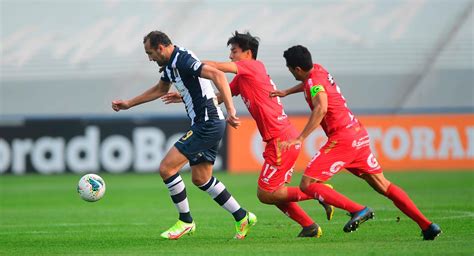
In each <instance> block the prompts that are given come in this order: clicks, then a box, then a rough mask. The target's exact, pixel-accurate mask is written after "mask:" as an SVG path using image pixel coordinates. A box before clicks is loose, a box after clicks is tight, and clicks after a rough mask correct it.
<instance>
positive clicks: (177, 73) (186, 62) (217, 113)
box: [161, 45, 224, 125]
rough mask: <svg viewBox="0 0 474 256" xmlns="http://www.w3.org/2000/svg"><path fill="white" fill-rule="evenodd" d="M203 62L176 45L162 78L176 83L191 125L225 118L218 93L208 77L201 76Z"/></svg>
mask: <svg viewBox="0 0 474 256" xmlns="http://www.w3.org/2000/svg"><path fill="white" fill-rule="evenodd" d="M202 67H203V64H202V63H201V61H199V59H198V58H197V57H196V56H195V55H194V53H192V52H191V51H189V50H186V49H184V48H182V47H178V46H176V45H175V48H174V51H173V53H172V54H171V58H170V61H169V62H168V64H167V65H166V66H165V68H164V69H163V75H162V76H161V80H163V81H165V82H171V83H174V86H175V87H176V89H178V91H179V93H180V94H181V97H182V98H183V102H184V105H185V107H186V112H187V114H188V117H189V118H190V119H191V125H193V124H194V123H197V122H204V121H207V120H213V119H220V120H223V119H224V114H223V113H222V110H221V109H220V107H219V106H218V102H217V98H216V94H215V93H214V89H213V87H212V85H211V82H210V81H209V80H207V79H204V78H201V77H200V75H201V70H202Z"/></svg>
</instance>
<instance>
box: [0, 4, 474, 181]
mask: <svg viewBox="0 0 474 256" xmlns="http://www.w3.org/2000/svg"><path fill="white" fill-rule="evenodd" d="M0 7H1V45H0V47H1V81H0V82H1V83H0V173H16V174H22V173H26V172H42V173H60V172H64V171H66V170H67V171H74V172H90V171H94V172H98V171H101V170H106V171H109V172H123V171H128V170H135V171H137V170H138V171H140V170H141V171H153V170H154V169H155V168H156V165H157V163H158V162H159V159H160V158H161V157H162V155H161V154H162V153H163V152H165V150H166V149H167V148H168V147H169V146H170V145H172V143H173V141H174V140H175V139H176V138H177V136H179V135H180V134H182V132H184V131H185V129H186V128H187V124H186V117H185V113H184V111H183V107H182V106H181V105H179V104H175V105H172V106H165V105H164V104H163V103H161V101H156V102H153V103H149V104H145V105H142V106H139V107H137V108H135V109H133V110H130V111H124V112H121V113H118V114H117V113H112V111H111V108H110V102H111V100H113V99H117V98H129V97H132V96H135V95H137V94H139V93H141V92H142V91H144V90H146V89H147V88H149V87H150V86H151V85H153V84H154V83H155V82H156V81H157V79H159V76H160V75H159V73H158V70H157V67H156V65H154V64H153V63H150V62H149V61H148V59H147V57H146V55H145V54H144V51H143V44H142V38H143V36H144V35H145V34H146V33H148V32H149V31H151V30H156V29H158V30H162V31H164V32H166V33H168V34H169V35H170V37H171V38H172V40H173V41H174V43H175V44H178V45H180V46H184V47H186V48H188V49H191V50H193V51H194V52H195V53H196V54H197V55H198V56H199V57H200V58H201V59H212V60H221V61H226V60H228V54H229V50H228V48H227V47H226V41H227V39H228V38H229V37H230V36H231V34H232V33H233V31H235V30H239V31H250V32H251V33H253V34H255V35H257V36H259V37H260V38H261V46H260V49H259V59H260V60H262V61H263V62H264V63H265V64H266V66H267V68H268V72H269V74H270V75H271V76H272V78H273V80H274V82H275V83H276V84H277V86H278V87H279V88H287V87H289V86H292V85H294V84H295V82H296V81H294V80H293V78H292V77H291V75H290V74H289V72H288V71H287V69H286V67H285V62H284V59H283V57H282V52H283V51H284V50H285V49H287V48H288V47H289V46H292V45H295V44H302V45H305V46H307V47H308V48H309V49H310V50H311V51H312V53H313V58H314V61H315V62H318V63H321V64H323V65H324V66H326V67H327V69H328V70H329V71H330V72H331V73H332V75H333V76H334V77H335V79H336V81H337V82H338V84H339V86H340V87H341V88H342V91H343V93H344V96H345V97H346V98H347V100H348V103H349V106H350V107H351V108H352V110H353V111H354V112H355V113H356V114H358V115H359V116H360V117H361V119H362V120H363V121H364V122H365V123H366V125H367V124H369V125H367V127H368V129H369V130H370V132H371V135H372V137H373V145H372V146H373V148H374V150H375V151H376V152H377V154H378V157H379V160H380V162H382V165H385V166H386V169H397V168H396V167H397V166H401V168H402V169H410V168H409V167H412V169H413V168H418V169H420V168H421V169H430V168H431V167H433V166H434V167H436V168H437V169H440V168H441V169H449V168H457V169H474V167H473V161H474V121H473V119H474V118H473V117H474V115H473V113H474V99H473V97H474V72H473V69H474V64H473V15H472V13H473V2H472V1H470V0H455V1H446V0H430V1H428V0H413V1H388V0H380V1H374V0H363V1H362V0H361V1H280V0H276V1H237V2H231V1H219V0H202V1H116V0H105V1H92V0H88V1H72V0H70V1H53V0H45V1H29V0H22V1H13V0H2V1H1V5H0ZM71 13H74V14H73V15H71ZM229 79H231V77H229ZM301 99H302V98H301V96H291V97H287V98H284V99H283V102H284V104H285V108H286V110H287V112H288V113H289V115H290V116H291V117H292V120H294V122H295V123H296V124H297V125H298V127H302V125H303V124H304V120H305V115H306V114H307V113H308V111H307V106H306V104H303V103H302V100H301ZM235 102H236V105H237V107H238V111H239V114H240V115H241V116H245V115H248V112H247V110H246V109H245V106H244V105H243V103H242V101H241V99H239V98H235ZM413 114H415V116H413ZM162 118H165V119H162ZM394 118H399V119H394ZM366 119H367V120H366ZM384 120H385V121H384ZM393 120H398V121H397V122H398V123H396V122H393ZM244 121H245V125H246V126H247V125H248V127H246V126H244V128H243V129H242V132H241V133H239V132H237V133H231V134H228V139H230V140H232V141H233V138H234V137H235V136H236V135H237V136H239V138H240V140H239V141H240V142H242V138H245V139H246V142H244V144H239V145H237V144H236V145H234V144H231V143H224V144H223V146H222V150H221V155H220V159H219V163H218V168H217V169H230V170H231V171H232V170H246V171H251V170H253V171H256V170H258V169H259V161H261V157H260V151H261V145H258V144H259V138H258V134H257V135H256V130H255V127H254V126H252V125H253V121H252V120H247V119H244ZM137 129H138V130H137ZM234 134H235V135H234ZM315 136H316V138H313V140H310V143H308V146H307V147H306V151H305V154H304V156H303V158H302V160H301V161H300V162H299V163H298V166H297V167H299V168H300V169H302V168H303V167H304V161H307V159H309V158H310V157H311V155H312V154H314V151H315V149H317V148H318V147H319V145H320V143H321V142H320V143H319V144H318V143H317V142H316V141H318V140H322V139H323V137H324V136H323V134H321V132H320V133H319V134H318V135H315ZM377 144H379V145H377ZM156 147H158V148H159V150H158V151H163V152H158V151H156V150H153V148H155V149H156ZM242 147H244V148H242ZM245 147H247V148H245ZM377 147H379V148H377ZM241 151H242V152H247V151H250V152H251V154H250V155H249V156H248V155H245V157H250V158H252V159H251V161H250V163H251V164H250V165H249V166H240V165H237V166H235V165H232V162H235V159H237V158H242V157H244V156H242V155H241V154H240V153H239V152H241ZM433 161H434V162H433ZM387 167H388V168H387Z"/></svg>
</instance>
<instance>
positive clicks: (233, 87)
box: [229, 75, 240, 96]
mask: <svg viewBox="0 0 474 256" xmlns="http://www.w3.org/2000/svg"><path fill="white" fill-rule="evenodd" d="M229 87H230V92H231V93H232V96H237V95H239V94H240V88H239V76H238V75H237V76H235V77H234V79H232V81H231V82H230V83H229Z"/></svg>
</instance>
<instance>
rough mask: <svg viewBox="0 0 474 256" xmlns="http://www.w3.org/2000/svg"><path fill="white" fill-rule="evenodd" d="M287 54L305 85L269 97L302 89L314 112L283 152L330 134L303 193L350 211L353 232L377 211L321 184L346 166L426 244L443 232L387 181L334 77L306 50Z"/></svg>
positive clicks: (306, 178)
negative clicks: (415, 228) (412, 223)
mask: <svg viewBox="0 0 474 256" xmlns="http://www.w3.org/2000/svg"><path fill="white" fill-rule="evenodd" d="M283 56H284V58H285V59H286V65H287V67H288V69H289V71H290V72H291V73H292V74H293V76H294V77H295V79H296V80H298V81H302V83H300V84H298V85H296V86H294V87H292V88H289V89H287V90H283V91H274V92H272V93H271V94H270V95H271V96H280V97H284V96H286V95H289V94H292V93H297V92H301V91H303V92H304V95H305V98H306V101H307V102H308V105H309V107H310V109H311V110H312V113H311V116H310V118H309V120H308V122H307V124H306V126H305V128H304V129H303V131H302V132H301V134H300V135H299V136H298V137H297V138H295V139H290V140H288V141H285V142H282V143H280V147H281V149H282V150H283V151H284V150H286V149H288V148H292V146H294V145H301V144H302V142H303V140H304V139H305V138H306V137H308V135H310V134H311V132H312V131H314V129H316V128H317V127H318V126H319V125H321V127H322V128H323V130H324V132H325V133H326V135H327V136H328V141H327V143H326V144H325V145H324V146H323V147H322V148H321V149H320V150H319V152H318V153H316V155H315V156H314V157H313V159H311V161H310V163H309V164H308V167H307V168H306V170H305V172H304V176H303V178H302V180H301V184H300V187H301V190H302V191H304V192H305V193H306V194H307V195H309V196H313V197H315V198H317V199H319V200H323V201H324V202H326V203H328V204H330V205H333V206H335V207H338V208H341V209H344V210H346V211H348V212H349V213H350V214H351V216H352V218H351V219H350V220H349V222H348V223H347V224H346V225H345V226H344V231H345V232H352V231H355V230H356V229H357V228H358V227H359V225H360V224H361V223H363V222H364V221H366V220H368V219H371V218H373V216H374V212H373V211H372V210H371V209H370V208H368V207H364V206H362V205H360V204H357V203H355V202H353V201H351V200H349V199H348V198H346V197H345V196H344V195H342V194H340V193H338V192H336V191H335V190H334V189H332V188H329V187H327V186H325V185H323V182H325V181H327V180H329V179H330V178H331V177H332V176H333V175H334V174H336V173H337V172H339V171H340V170H341V169H342V168H345V169H347V170H348V171H350V172H351V173H353V174H354V175H356V176H359V177H360V178H362V179H364V180H365V181H367V183H369V185H370V186H372V187H373V188H374V189H375V190H376V191H377V192H379V193H380V194H382V195H385V196H386V197H388V198H389V199H390V200H392V201H393V203H394V204H395V206H397V207H398V208H399V209H400V210H401V211H402V212H403V213H405V214H406V215H407V216H408V217H410V218H411V219H413V220H414V221H415V222H416V223H417V224H418V225H419V226H420V228H421V230H422V234H423V239H424V240H433V239H435V238H436V237H437V236H438V235H439V234H440V233H441V229H440V227H439V226H438V225H437V224H435V223H432V222H431V221H429V220H428V219H427V218H426V217H425V216H424V215H423V214H422V213H421V212H420V211H419V210H418V208H417V207H416V205H415V204H414V203H413V201H412V200H411V199H410V197H408V195H407V194H406V193H405V192H404V191H403V190H402V189H401V188H399V187H397V186H396V185H395V184H393V183H391V182H390V181H389V180H387V179H386V178H385V177H384V175H383V173H382V168H381V167H380V165H379V164H378V163H377V160H376V159H375V157H374V155H373V154H372V152H371V150H370V146H369V136H368V134H367V131H366V130H365V128H364V127H363V126H362V124H361V123H360V122H359V121H358V120H357V119H356V118H355V117H354V115H353V114H352V112H351V111H350V110H349V108H348V107H347V104H346V100H345V99H344V97H343V96H342V94H341V91H340V89H339V87H338V86H337V84H336V83H335V82H334V80H333V78H332V76H331V75H330V74H329V73H328V72H327V71H326V70H325V69H324V68H323V67H322V66H321V65H319V64H313V61H312V59H311V53H310V52H309V51H308V49H307V48H306V47H304V46H301V45H297V46H293V47H291V48H289V49H288V50H286V51H285V52H284V54H283Z"/></svg>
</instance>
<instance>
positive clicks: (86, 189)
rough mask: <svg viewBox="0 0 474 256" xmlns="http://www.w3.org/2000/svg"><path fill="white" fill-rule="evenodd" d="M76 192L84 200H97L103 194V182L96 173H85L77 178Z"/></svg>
mask: <svg viewBox="0 0 474 256" xmlns="http://www.w3.org/2000/svg"><path fill="white" fill-rule="evenodd" d="M77 192H78V193H79V195H80V196H81V198H82V199H84V200H85V201H88V202H95V201H98V200H99V199H101V198H102V197H103V196H104V193H105V182H104V180H103V179H102V178H101V177H100V176H99V175H97V174H86V175H84V176H82V177H81V179H80V180H79V183H78V184H77Z"/></svg>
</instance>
